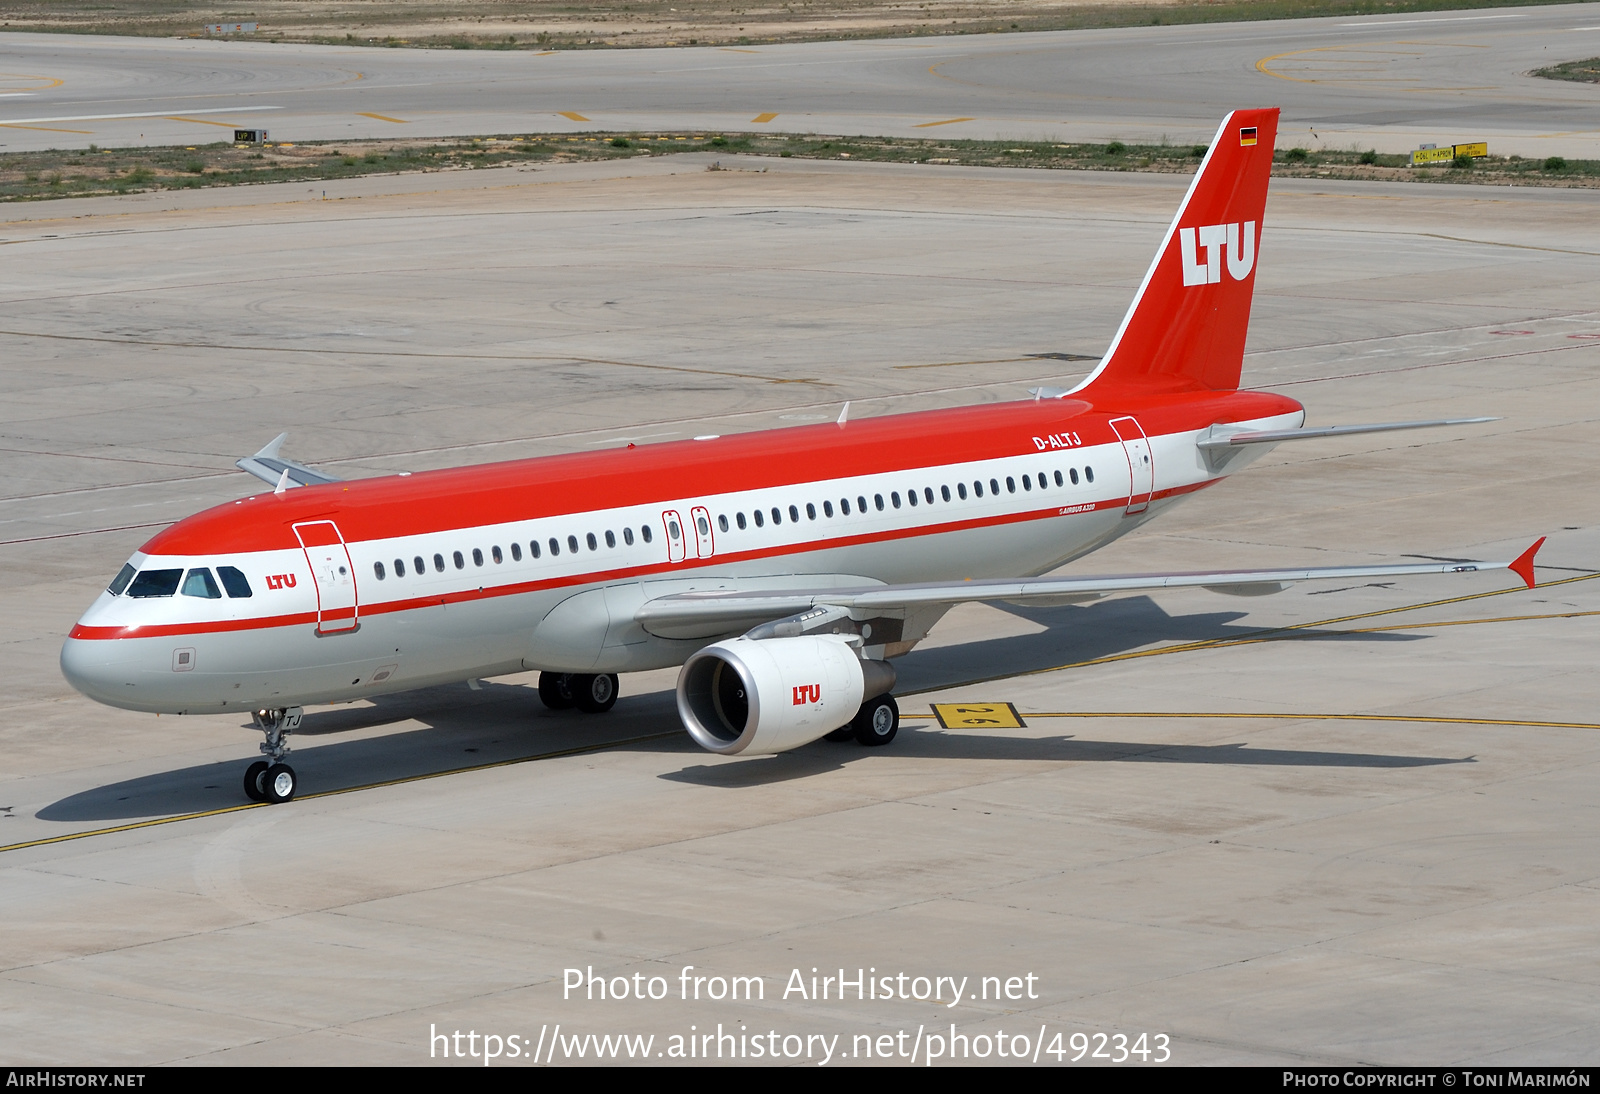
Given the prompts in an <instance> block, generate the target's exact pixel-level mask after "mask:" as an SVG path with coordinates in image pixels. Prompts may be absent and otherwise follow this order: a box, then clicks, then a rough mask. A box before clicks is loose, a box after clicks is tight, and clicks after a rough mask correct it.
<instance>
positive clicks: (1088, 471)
mask: <svg viewBox="0 0 1600 1094" xmlns="http://www.w3.org/2000/svg"><path fill="white" fill-rule="evenodd" d="M1083 478H1084V481H1085V482H1093V481H1094V468H1092V467H1085V468H1084V469H1083Z"/></svg>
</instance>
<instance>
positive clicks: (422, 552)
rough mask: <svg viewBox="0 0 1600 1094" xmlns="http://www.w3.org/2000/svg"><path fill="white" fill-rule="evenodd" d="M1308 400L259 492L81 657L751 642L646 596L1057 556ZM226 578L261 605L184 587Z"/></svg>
mask: <svg viewBox="0 0 1600 1094" xmlns="http://www.w3.org/2000/svg"><path fill="white" fill-rule="evenodd" d="M1303 417H1304V414H1303V411H1302V409H1301V407H1300V405H1299V404H1298V403H1296V402H1294V401H1293V400H1291V399H1288V398H1285V397H1283V396H1279V395H1272V394H1262V393H1256V392H1237V391H1235V392H1204V393H1190V394H1184V395H1170V396H1164V397H1160V398H1156V399H1151V400H1149V401H1147V402H1145V403H1144V404H1143V405H1142V406H1141V407H1140V408H1139V413H1137V414H1123V413H1118V412H1116V411H1114V410H1112V411H1107V410H1099V409H1097V408H1095V407H1094V406H1093V405H1092V404H1090V403H1087V402H1085V401H1082V400H1080V399H1076V398H1066V399H1039V400H1032V401H1027V402H1018V403H1006V404H998V405H989V406H981V407H971V408H964V409H956V410H942V411H932V412H927V413H919V414H909V415H898V416H893V417H884V418H877V419H867V420H860V421H853V422H848V423H845V424H842V425H835V424H828V425H817V426H803V427H799V428H793V429H784V430H777V431H772V432H763V433H750V434H742V435H736V436H727V437H717V438H709V439H703V440H696V441H683V442H675V443H670V444H659V445H651V446H646V447H639V448H634V447H629V448H625V449H619V450H614V451H609V452H604V453H586V454H582V455H574V456H557V457H548V458H542V459H532V460H521V461H515V462H510V463H501V464H493V465H489V466H483V467H467V468H457V469H452V470H446V471H431V472H420V473H417V474H412V475H405V476H400V475H396V476H391V477H386V478H378V479H364V480H359V481H355V482H349V483H333V484H328V485H320V486H310V487H304V488H298V489H292V490H286V491H283V492H281V493H270V492H269V493H262V494H257V495H253V496H251V497H248V498H244V499H241V500H239V501H236V502H232V503H230V504H226V505H221V506H218V507H216V508H213V509H210V510H207V511H206V512H203V513H200V514H198V515H196V516H193V517H190V518H188V519H187V520H184V521H181V522H179V523H178V524H176V525H174V526H172V527H171V528H169V529H167V530H165V531H163V532H162V533H160V534H158V535H157V536H156V537H154V538H153V539H152V540H150V542H149V543H147V544H145V546H144V547H143V548H142V549H141V550H140V551H139V552H138V553H137V554H136V555H135V556H134V557H133V559H132V560H131V561H130V563H129V565H130V566H131V567H133V569H134V570H137V571H139V572H140V573H141V574H145V573H150V572H161V571H181V576H179V577H178V578H177V583H178V586H179V588H180V589H181V590H182V591H179V592H177V593H175V594H173V595H164V596H140V597H135V596H130V595H128V590H127V589H124V590H122V595H112V594H111V593H110V592H107V593H104V594H102V595H101V597H100V598H99V599H98V600H97V601H96V602H95V603H94V605H93V606H91V607H90V609H89V610H88V611H87V612H86V613H85V614H84V616H83V618H82V619H81V620H80V621H79V623H78V625H77V626H76V627H74V628H73V630H72V633H71V636H70V637H69V638H68V640H67V642H66V645H65V647H64V649H63V651H62V658H61V660H62V667H63V670H64V671H65V672H66V674H67V676H68V678H69V679H70V680H71V681H72V683H73V684H74V686H76V687H77V688H78V689H79V690H81V691H83V692H84V693H85V694H87V695H89V696H91V697H92V698H95V699H97V700H99V701H101V702H104V703H109V704H111V705H113V706H119V707H124V708H127V709H132V710H144V711H156V712H161V713H184V714H199V713H207V712H211V713H220V712H225V711H230V710H231V711H241V710H242V711H250V710H255V709H258V708H261V707H282V706H293V705H301V704H307V703H328V702H339V701H342V700H349V699H355V698H360V697H364V696H370V695H375V694H381V693H384V692H392V691H403V690H408V689H412V688H418V687H424V686H428V685H431V684H438V683H446V682H452V681H461V680H465V679H472V678H478V677H488V676H495V675H502V674H506V673H513V672H520V671H523V670H526V669H544V670H552V671H562V672H590V673H595V672H628V671H637V670H641V669H651V668H660V667H664V666H669V665H675V664H679V663H681V662H682V661H683V660H684V659H685V658H686V657H687V656H688V655H689V654H690V653H692V652H694V651H695V650H697V649H699V648H700V647H701V646H703V645H705V644H706V642H708V641H710V640H712V639H714V638H716V637H720V636H723V635H725V634H728V633H737V631H727V630H722V631H711V632H709V633H705V634H701V635H695V636H693V637H675V636H667V635H663V634H659V633H657V634H653V633H651V632H650V631H648V630H646V629H645V627H644V626H643V625H641V624H640V623H638V622H636V621H635V619H634V615H635V613H636V611H637V610H638V608H639V607H640V606H641V605H643V604H645V603H646V602H648V601H652V600H655V599H657V598H660V597H663V596H667V595H671V594H674V593H682V592H687V591H692V590H711V589H740V590H747V591H748V590H755V589H759V588H762V587H769V588H775V589H776V588H782V589H791V588H795V587H808V588H816V587H821V588H826V587H828V586H839V587H845V586H862V585H873V584H882V585H901V584H907V583H916V582H930V581H938V580H942V579H951V578H954V579H957V580H961V579H967V578H991V577H1022V576H1031V575H1035V574H1041V573H1045V572H1047V571H1049V570H1052V569H1055V568H1056V567H1058V566H1060V565H1062V564H1063V563H1065V562H1067V561H1069V560H1071V559H1073V558H1077V557H1079V556H1081V555H1084V554H1086V553H1088V552H1090V551H1093V550H1095V549H1096V548H1098V547H1100V546H1103V545H1104V544H1106V543H1108V542H1110V541H1111V540H1113V539H1116V538H1117V537H1119V536H1121V535H1123V534H1125V533H1126V532H1128V531H1130V530H1131V529H1132V528H1134V527H1135V526H1137V525H1138V524H1139V523H1141V522H1142V521H1144V520H1147V519H1149V518H1150V517H1151V516H1153V515H1155V514H1156V513H1158V512H1160V511H1161V510H1162V509H1164V508H1165V507H1166V506H1168V505H1170V504H1172V503H1173V502H1174V501H1176V500H1177V499H1178V498H1181V497H1183V496H1185V495H1187V494H1190V493H1193V492H1195V491H1197V490H1200V489H1203V488H1204V487H1206V486H1208V485H1211V484H1212V483H1215V482H1217V481H1219V480H1220V478H1221V473H1220V472H1219V471H1215V470H1212V469H1211V468H1210V467H1208V462H1207V460H1206V459H1205V457H1204V455H1203V453H1202V452H1201V450H1200V449H1199V448H1197V445H1196V442H1197V438H1199V437H1200V435H1201V434H1203V433H1205V432H1206V431H1208V430H1210V429H1211V428H1212V427H1213V426H1215V425H1216V424H1218V423H1228V424H1237V425H1240V426H1244V427H1247V428H1250V429H1290V428H1295V427H1297V426H1299V425H1300V424H1301V422H1302V420H1303ZM1243 462H1245V461H1244V460H1237V461H1234V462H1232V463H1230V464H1229V465H1228V467H1227V470H1229V471H1232V470H1235V469H1236V468H1237V467H1238V466H1241V465H1242V463H1243ZM419 562H420V566H419V565H418V564H419ZM222 567H232V568H234V569H235V570H237V571H238V572H239V573H240V574H242V575H244V577H245V579H246V580H247V582H248V585H249V593H250V595H249V596H238V597H236V596H231V595H229V592H228V590H227V589H226V587H225V583H224V582H222V581H221V580H220V579H216V580H212V581H210V582H207V581H206V580H204V579H197V578H193V577H192V575H193V574H194V573H195V572H196V571H200V570H204V571H207V572H208V573H216V572H218V571H219V570H220V569H221V568H222ZM186 592H187V593H192V594H193V595H185V593H186ZM208 594H220V595H208ZM658 629H659V628H658ZM667 629H668V630H669V631H670V632H671V633H672V634H676V633H678V632H677V631H671V629H670V628H667ZM743 629H744V628H742V627H741V628H738V630H743ZM679 630H681V628H679ZM882 630H883V628H880V635H881V634H882ZM919 637H920V635H919ZM871 638H872V636H870V635H868V636H867V650H868V651H869V655H872V656H878V657H881V656H883V655H884V653H885V652H886V653H888V654H889V655H893V654H896V653H899V652H903V650H902V649H899V648H895V647H896V645H897V643H898V644H900V645H903V646H909V644H910V642H912V641H915V638H910V637H907V638H892V637H890V638H886V639H885V640H884V641H878V642H873V641H871Z"/></svg>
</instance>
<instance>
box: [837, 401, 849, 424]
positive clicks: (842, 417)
mask: <svg viewBox="0 0 1600 1094" xmlns="http://www.w3.org/2000/svg"><path fill="white" fill-rule="evenodd" d="M849 417H850V402H849V400H845V404H844V409H843V410H841V411H839V420H838V421H837V422H835V423H834V424H835V425H844V423H845V422H846V421H847V420H848V419H849Z"/></svg>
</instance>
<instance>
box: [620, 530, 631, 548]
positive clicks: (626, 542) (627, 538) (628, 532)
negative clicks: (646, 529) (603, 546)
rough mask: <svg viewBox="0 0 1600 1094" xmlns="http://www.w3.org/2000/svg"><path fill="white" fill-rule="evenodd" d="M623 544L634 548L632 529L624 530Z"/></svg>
mask: <svg viewBox="0 0 1600 1094" xmlns="http://www.w3.org/2000/svg"><path fill="white" fill-rule="evenodd" d="M622 542H623V544H624V545H626V546H628V547H632V546H633V529H632V528H624V529H623V530H622Z"/></svg>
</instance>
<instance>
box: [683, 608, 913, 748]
mask: <svg viewBox="0 0 1600 1094" xmlns="http://www.w3.org/2000/svg"><path fill="white" fill-rule="evenodd" d="M894 681H895V672H894V668H893V667H892V666H891V665H889V663H888V662H886V661H862V660H861V659H860V658H859V657H857V656H856V653H855V650H853V649H852V648H851V647H850V645H849V644H848V643H847V642H846V641H845V640H844V639H843V638H840V637H837V636H834V635H817V636H810V635H805V636H796V637H792V638H769V639H764V640H760V641H755V640H752V639H749V638H735V639H732V640H730V641H727V642H717V643H714V644H712V645H710V646H707V647H705V648H704V649H702V650H700V651H699V652H698V653H696V654H695V655H694V656H692V657H690V658H689V660H688V661H686V662H684V665H683V671H682V672H680V673H679V674H678V716H679V717H681V718H682V719H683V724H684V727H685V728H686V729H688V731H689V735H690V736H691V737H693V738H694V739H695V743H697V744H699V745H700V746H701V747H702V748H705V749H708V750H710V751H712V752H718V753H721V754H722V755H724V756H736V755H744V756H767V755H772V754H774V753H778V752H787V751H789V750H790V749H791V748H799V747H800V746H801V745H803V744H809V743H810V742H812V741H815V740H816V739H817V738H819V737H822V736H824V735H825V734H828V733H831V732H833V731H834V730H836V729H838V728H840V727H841V726H844V725H846V724H847V723H849V721H850V719H852V718H854V717H855V715H856V712H857V711H858V710H860V709H861V704H862V703H863V702H865V701H866V700H868V699H872V698H875V697H876V696H879V695H883V694H884V693H886V692H888V691H890V690H892V689H893V688H894Z"/></svg>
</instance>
